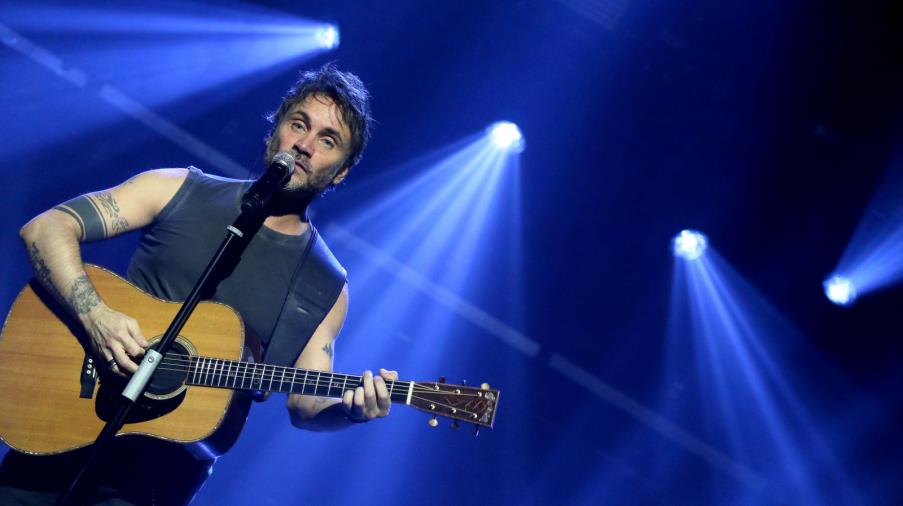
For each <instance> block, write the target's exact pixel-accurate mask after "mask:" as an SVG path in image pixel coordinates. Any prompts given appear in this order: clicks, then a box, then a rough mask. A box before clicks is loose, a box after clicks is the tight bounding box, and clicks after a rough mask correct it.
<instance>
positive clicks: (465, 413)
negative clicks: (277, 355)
mask: <svg viewBox="0 0 903 506" xmlns="http://www.w3.org/2000/svg"><path fill="white" fill-rule="evenodd" d="M164 364H165V361H164V362H161V363H160V367H161V369H160V370H162V371H171V372H187V371H186V369H185V368H177V369H171V368H163V365H164ZM167 365H173V364H167ZM189 374H190V373H189ZM212 374H217V373H212ZM232 377H235V378H236V379H237V378H239V376H229V377H227V378H226V379H227V380H228V379H229V378H232ZM254 377H255V376H251V378H252V383H253V378H254ZM247 378H248V376H245V377H244V379H247ZM265 381H267V380H265V379H263V380H261V383H263V382H265ZM399 382H400V381H399ZM226 383H228V381H227V382H226ZM242 383H244V382H243V381H242ZM279 383H280V385H281V384H283V383H285V382H284V381H281V382H279ZM290 383H291V385H292V386H295V385H298V384H300V385H302V391H303V389H304V388H305V387H307V386H310V385H314V392H316V389H317V388H318V387H320V386H327V385H328V388H327V394H328V393H329V392H330V391H331V390H332V388H336V387H338V385H336V386H335V387H333V386H332V385H333V384H334V383H335V382H326V381H322V382H319V383H317V382H307V383H292V382H290ZM206 386H210V387H217V386H219V385H206ZM415 386H416V383H415ZM233 387H234V382H233ZM242 388H243V387H242ZM347 390H348V389H347V388H346V389H344V390H343V392H342V395H344V392H345V391H347ZM415 391H417V392H418V393H436V392H437V391H436V390H433V389H432V388H425V387H424V388H421V389H420V390H415ZM292 393H295V392H292ZM399 393H401V391H399ZM442 393H444V394H452V395H456V396H459V397H477V396H476V395H473V394H470V395H468V394H463V393H462V394H455V393H454V392H442ZM307 395H317V394H315V393H314V394H307ZM326 397H332V396H331V395H326ZM332 398H338V397H332ZM411 398H412V399H417V400H419V401H423V402H427V403H430V404H435V405H437V406H441V407H443V408H447V409H449V410H452V409H454V410H456V411H457V413H442V416H451V417H454V418H460V416H461V415H458V413H461V414H463V415H467V417H466V418H460V419H461V420H462V421H470V422H473V421H474V420H476V419H471V418H470V416H471V415H477V413H476V412H473V411H469V410H466V409H462V408H456V407H454V406H452V405H450V404H445V403H442V402H439V401H437V400H436V399H433V398H426V397H421V396H419V395H412V396H411ZM455 415H458V416H455Z"/></svg>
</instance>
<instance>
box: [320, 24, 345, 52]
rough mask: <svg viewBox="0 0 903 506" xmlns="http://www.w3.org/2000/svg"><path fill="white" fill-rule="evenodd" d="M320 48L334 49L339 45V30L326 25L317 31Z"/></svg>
mask: <svg viewBox="0 0 903 506" xmlns="http://www.w3.org/2000/svg"><path fill="white" fill-rule="evenodd" d="M314 37H316V39H317V42H318V43H319V44H320V47H322V48H324V49H333V48H335V47H336V46H338V45H339V29H338V28H336V27H335V26H333V25H325V26H322V27H320V28H318V29H317V31H316V33H315V34H314Z"/></svg>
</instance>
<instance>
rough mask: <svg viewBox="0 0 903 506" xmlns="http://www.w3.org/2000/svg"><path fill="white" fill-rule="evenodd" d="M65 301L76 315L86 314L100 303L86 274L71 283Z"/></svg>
mask: <svg viewBox="0 0 903 506" xmlns="http://www.w3.org/2000/svg"><path fill="white" fill-rule="evenodd" d="M67 301H68V302H69V307H71V308H72V310H73V311H75V314H76V315H82V314H86V313H88V312H90V311H91V310H92V309H94V306H96V305H97V304H99V303H100V297H98V296H97V292H96V291H95V290H94V286H92V285H91V281H89V280H88V275H87V274H82V275H81V276H79V277H77V278H75V281H73V282H72V288H70V289H69V298H68V299H67Z"/></svg>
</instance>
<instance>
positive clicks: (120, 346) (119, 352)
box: [89, 310, 148, 376]
mask: <svg viewBox="0 0 903 506" xmlns="http://www.w3.org/2000/svg"><path fill="white" fill-rule="evenodd" d="M89 333H91V334H92V336H93V337H94V342H95V347H96V349H97V352H98V355H101V356H103V357H104V358H105V359H106V360H107V361H108V362H110V370H111V371H112V372H114V373H116V374H118V375H120V376H124V375H125V374H124V373H126V372H129V373H134V372H135V371H137V370H138V363H137V362H139V361H140V358H141V357H142V356H143V355H144V348H145V347H146V346H147V344H148V343H147V340H146V339H145V338H144V336H143V335H142V333H141V329H140V327H139V326H138V322H137V321H136V320H135V319H134V318H132V317H130V316H127V315H124V314H122V313H119V312H117V311H112V310H107V311H103V312H101V313H99V314H98V315H97V317H96V318H94V319H93V320H92V321H91V322H90V328H89ZM113 360H115V364H114V363H113V362H111V361H113Z"/></svg>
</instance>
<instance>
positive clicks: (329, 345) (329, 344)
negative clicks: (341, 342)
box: [322, 343, 333, 358]
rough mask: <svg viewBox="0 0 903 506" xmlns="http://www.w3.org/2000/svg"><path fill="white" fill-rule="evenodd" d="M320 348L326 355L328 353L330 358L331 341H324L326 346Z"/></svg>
mask: <svg viewBox="0 0 903 506" xmlns="http://www.w3.org/2000/svg"><path fill="white" fill-rule="evenodd" d="M322 349H323V351H324V352H325V353H326V354H327V355H329V358H332V355H333V351H332V343H326V346H324V347H323V348H322Z"/></svg>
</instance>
